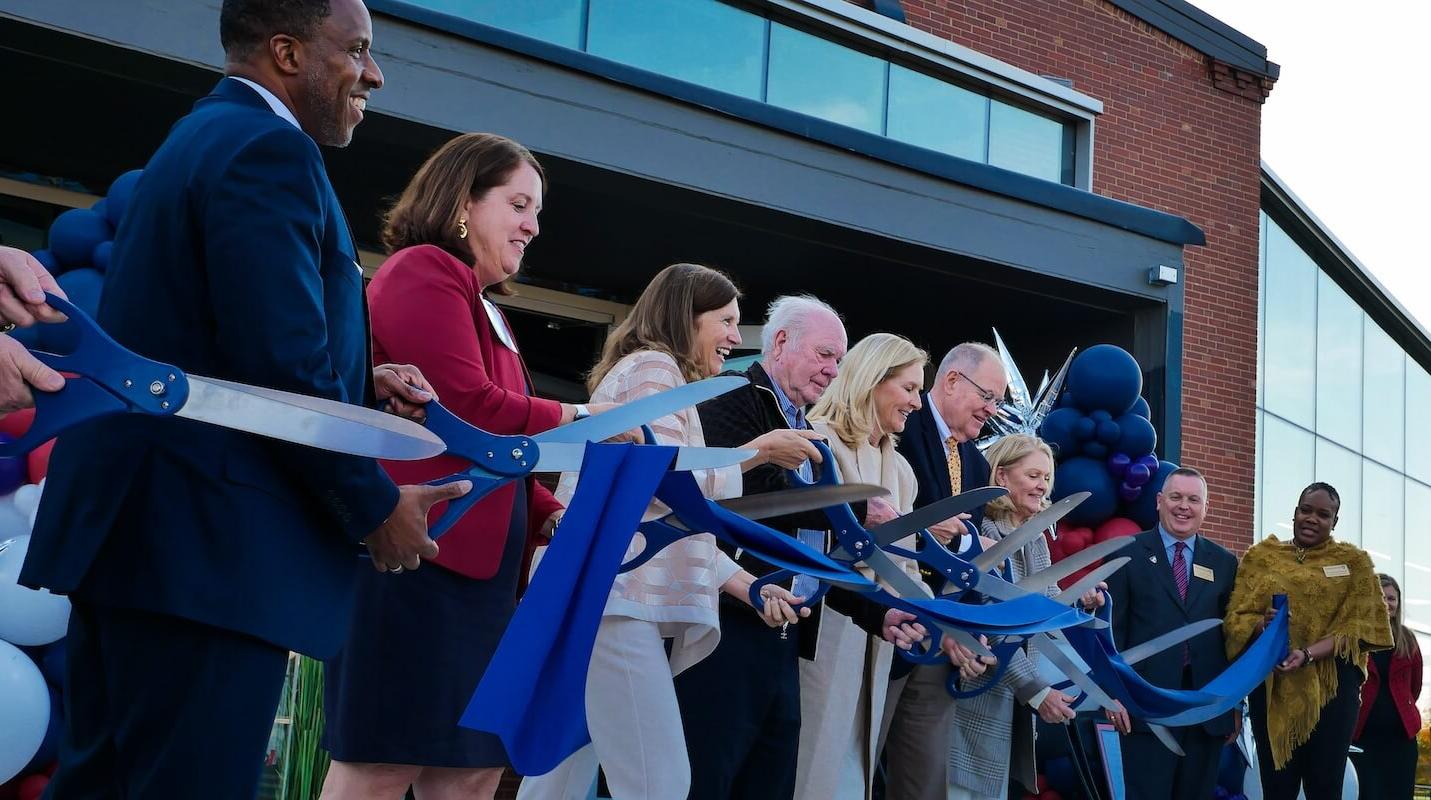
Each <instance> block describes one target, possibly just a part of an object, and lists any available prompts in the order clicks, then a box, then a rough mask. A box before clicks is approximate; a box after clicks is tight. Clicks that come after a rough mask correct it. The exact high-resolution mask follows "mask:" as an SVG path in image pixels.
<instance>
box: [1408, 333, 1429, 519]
mask: <svg viewBox="0 0 1431 800" xmlns="http://www.w3.org/2000/svg"><path fill="white" fill-rule="evenodd" d="M1429 414H1431V374H1428V373H1427V372H1426V370H1425V369H1423V368H1422V367H1421V365H1420V364H1418V363H1416V362H1415V361H1414V360H1412V359H1411V358H1410V357H1407V359H1406V416H1407V418H1408V419H1407V420H1406V423H1407V424H1406V474H1408V475H1410V476H1411V477H1413V478H1416V479H1418V480H1421V481H1424V482H1426V483H1431V424H1428V422H1431V420H1428V419H1427V417H1426V415H1429ZM1428 519H1431V518H1428Z"/></svg>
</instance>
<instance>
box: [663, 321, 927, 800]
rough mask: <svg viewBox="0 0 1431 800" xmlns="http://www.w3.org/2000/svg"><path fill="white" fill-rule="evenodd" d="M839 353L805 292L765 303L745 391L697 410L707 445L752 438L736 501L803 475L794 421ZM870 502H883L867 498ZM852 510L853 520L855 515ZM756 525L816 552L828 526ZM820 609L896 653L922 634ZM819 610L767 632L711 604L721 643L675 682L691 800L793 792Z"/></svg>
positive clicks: (838, 331) (748, 562)
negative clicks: (794, 473) (804, 682)
mask: <svg viewBox="0 0 1431 800" xmlns="http://www.w3.org/2000/svg"><path fill="white" fill-rule="evenodd" d="M845 349H846V338H845V327H844V323H843V322H841V320H840V316H839V315H838V314H837V313H835V310H834V309H832V308H830V306H829V305H827V304H826V303H824V302H822V301H820V300H818V299H816V298H814V297H811V296H808V295H800V296H785V297H780V298H777V299H776V300H775V302H773V303H771V304H770V308H769V311H768V314H767V317H766V322H765V329H764V333H763V335H762V336H761V354H762V358H761V362H760V363H757V364H754V365H752V366H751V367H750V368H749V369H747V370H746V371H745V372H743V373H734V374H740V375H743V376H744V377H746V378H747V379H749V381H750V383H749V385H748V386H745V387H743V388H741V389H737V390H736V391H733V392H729V393H727V394H724V395H722V396H720V397H718V398H716V399H714V400H711V401H708V402H706V403H703V404H701V405H700V407H699V410H700V415H701V425H702V427H703V428H704V429H705V439H706V444H707V445H709V446H712V447H740V446H746V443H747V442H751V441H752V439H754V442H753V444H754V445H755V446H756V447H757V448H758V452H759V455H757V456H756V457H755V458H753V459H751V460H750V461H749V462H747V463H746V464H743V465H742V467H743V469H744V471H745V476H744V484H745V491H744V493H745V494H747V495H749V494H761V493H764V492H772V491H777V490H780V489H785V488H788V487H789V486H790V479H789V477H788V473H787V472H786V470H792V469H794V470H799V471H801V472H804V473H805V476H806V477H807V478H808V477H810V472H811V471H812V467H811V466H810V463H811V462H812V461H813V462H818V461H819V460H820V457H819V454H818V452H817V451H816V449H815V447H814V446H813V445H812V444H811V443H810V440H812V439H815V438H818V437H817V436H816V435H815V433H814V432H812V431H811V430H810V429H809V425H808V424H806V422H805V408H806V407H807V406H809V405H811V404H812V403H814V402H815V401H816V400H819V399H820V397H821V396H822V395H823V394H824V393H825V389H826V388H827V387H828V386H829V385H830V381H832V380H834V379H835V376H836V375H837V374H839V369H840V359H841V358H843V357H844V355H845ZM869 502H870V503H871V504H880V503H885V501H883V500H881V499H878V498H876V499H874V500H871V501H869ZM861 505H863V504H861ZM885 505H886V506H888V504H887V503H885ZM886 510H887V514H886V516H890V515H893V513H894V510H893V508H888V509H886ZM856 512H857V513H859V514H860V515H861V516H863V514H864V509H856ZM766 524H768V525H769V526H770V527H772V528H775V529H776V530H780V531H783V532H785V533H789V534H790V535H791V536H795V537H798V538H802V539H804V540H806V541H807V542H808V543H810V544H811V545H812V546H815V547H817V548H823V546H824V544H825V531H826V530H827V529H828V528H829V522H828V520H826V519H825V517H824V515H823V513H822V512H818V511H815V512H808V513H804V514H793V515H790V516H787V517H781V518H779V519H774V520H767V521H766ZM722 547H726V545H724V544H723V545H722ZM727 553H729V554H730V555H731V557H733V558H735V559H736V560H737V561H739V562H740V564H741V566H742V567H744V568H745V569H747V570H749V571H751V572H752V573H754V574H756V575H764V574H766V573H768V572H770V571H771V568H770V566H769V565H767V564H765V563H764V562H761V561H759V560H756V559H755V558H753V557H751V556H749V555H748V554H744V555H743V554H741V553H740V552H739V551H736V550H734V549H733V548H728V549H727ZM797 582H798V579H797ZM811 588H813V587H801V586H799V585H797V586H796V587H795V591H796V594H801V593H802V592H803V591H809V590H810V589H811ZM825 602H826V603H827V604H829V605H830V607H831V608H833V609H835V610H837V611H839V612H840V613H842V614H845V615H846V616H849V617H850V618H851V619H853V620H854V621H855V623H856V624H857V625H859V626H860V627H861V628H862V629H864V630H865V631H866V632H868V633H870V635H872V636H878V637H881V638H884V639H885V640H887V641H890V642H894V643H895V644H896V645H900V646H905V647H907V646H909V645H910V644H912V643H913V642H915V641H918V640H919V639H920V638H922V635H923V630H922V628H917V627H915V626H913V625H911V624H910V623H911V622H912V620H913V617H912V616H911V615H909V614H905V613H904V612H901V611H894V610H888V609H885V608H884V607H883V606H879V605H876V604H874V603H872V602H870V601H869V600H867V599H866V598H864V597H863V596H862V595H860V594H857V593H854V592H848V591H844V590H840V589H832V590H831V591H830V592H829V594H827V595H826V598H825ZM818 614H819V609H815V610H814V613H812V615H811V617H810V618H809V619H807V620H805V621H804V622H801V623H800V624H799V625H796V626H791V627H790V628H789V630H782V629H772V628H769V627H767V626H765V625H764V624H763V623H760V622H759V621H758V620H756V624H751V620H753V619H755V618H754V617H752V615H751V614H750V609H749V608H747V607H745V606H743V605H741V604H739V603H730V604H727V603H726V602H725V600H724V599H723V600H722V604H721V608H720V626H721V640H720V645H719V646H718V647H717V648H716V650H715V652H714V653H712V654H711V655H709V656H707V657H706V658H705V660H703V661H701V662H700V663H699V664H696V665H695V666H693V667H691V668H689V669H687V670H685V671H684V672H682V673H681V674H680V675H678V676H676V696H677V699H678V700H679V701H680V706H681V719H682V722H683V723H684V727H685V732H686V748H687V751H688V752H689V754H690V762H691V793H690V797H691V798H692V800H697V799H699V798H711V799H712V800H715V798H721V800H724V798H731V797H739V798H743V800H745V799H748V800H760V798H769V799H770V800H789V798H791V797H793V796H794V792H795V769H796V759H797V754H798V748H799V742H800V672H799V658H800V657H801V656H804V657H806V658H813V656H814V648H815V641H816V638H817V637H816V635H815V634H816V633H817V630H815V629H813V626H815V625H817V624H818Z"/></svg>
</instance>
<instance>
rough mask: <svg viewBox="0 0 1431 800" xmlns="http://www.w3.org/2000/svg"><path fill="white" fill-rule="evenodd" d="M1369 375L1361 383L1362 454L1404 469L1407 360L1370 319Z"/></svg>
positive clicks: (1366, 330)
mask: <svg viewBox="0 0 1431 800" xmlns="http://www.w3.org/2000/svg"><path fill="white" fill-rule="evenodd" d="M1362 329H1363V337H1364V341H1365V345H1366V365H1365V367H1364V369H1365V371H1366V373H1365V375H1366V376H1365V378H1364V379H1363V382H1362V392H1363V394H1362V409H1363V411H1362V424H1363V427H1362V448H1361V452H1362V455H1365V456H1366V457H1367V458H1374V459H1376V460H1377V461H1380V462H1381V463H1383V464H1385V465H1387V466H1389V467H1391V468H1392V469H1395V470H1400V469H1401V468H1402V451H1403V449H1404V447H1405V444H1406V426H1405V420H1404V419H1403V415H1404V411H1405V404H1406V394H1405V392H1406V380H1405V377H1406V357H1405V354H1403V353H1402V351H1401V348H1400V347H1398V346H1397V345H1396V342H1394V341H1392V339H1391V337H1390V336H1387V335H1386V331H1383V330H1382V329H1381V326H1380V325H1377V324H1376V323H1375V322H1373V321H1372V320H1371V318H1370V317H1368V318H1367V319H1366V322H1365V324H1364V325H1363V326H1362Z"/></svg>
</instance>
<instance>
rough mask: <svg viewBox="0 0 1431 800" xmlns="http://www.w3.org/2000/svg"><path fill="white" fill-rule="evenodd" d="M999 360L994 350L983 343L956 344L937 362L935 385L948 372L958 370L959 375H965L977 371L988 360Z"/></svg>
mask: <svg viewBox="0 0 1431 800" xmlns="http://www.w3.org/2000/svg"><path fill="white" fill-rule="evenodd" d="M991 358H992V359H994V360H995V361H998V360H999V354H998V353H996V352H994V348H992V347H990V346H988V345H986V344H984V343H983V342H964V343H963V344H956V345H954V347H953V348H951V349H950V350H949V352H947V353H945V354H944V360H943V361H940V362H939V371H938V372H937V373H935V383H936V384H937V383H938V382H939V381H940V380H943V378H944V376H945V375H948V374H949V370H951V369H952V370H958V371H959V372H960V373H961V374H965V375H967V374H968V373H970V372H973V371H974V370H976V369H978V368H979V367H980V366H981V365H982V364H983V363H984V362H985V361H988V360H989V359H991Z"/></svg>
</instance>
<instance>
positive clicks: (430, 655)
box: [322, 480, 527, 768]
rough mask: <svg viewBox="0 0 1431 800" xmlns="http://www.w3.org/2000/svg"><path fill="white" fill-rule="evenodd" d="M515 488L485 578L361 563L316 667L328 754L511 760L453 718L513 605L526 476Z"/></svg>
mask: <svg viewBox="0 0 1431 800" xmlns="http://www.w3.org/2000/svg"><path fill="white" fill-rule="evenodd" d="M516 485H517V495H516V501H515V503H514V504H513V509H512V521H511V524H510V526H508V530H507V542H506V546H505V547H504V548H503V550H502V563H501V566H500V567H499V568H498V570H497V574H496V575H494V576H493V577H491V578H490V579H487V580H473V579H471V578H467V577H464V576H462V575H458V574H457V573H455V572H452V571H450V570H447V569H444V568H443V567H440V566H437V565H436V564H424V565H423V566H422V568H421V569H417V570H414V571H412V572H403V573H400V574H397V575H393V574H390V573H379V572H377V571H375V570H373V569H372V568H371V567H368V568H366V569H364V570H363V576H362V577H361V578H360V579H359V581H358V593H357V594H358V597H357V602H356V604H355V612H354V617H353V631H352V633H351V634H350V635H349V637H348V642H347V644H346V645H344V647H343V650H342V652H340V653H339V654H338V655H337V656H335V657H334V658H333V659H331V660H330V661H328V663H327V664H326V666H325V670H324V687H323V707H324V711H325V713H326V716H327V724H326V727H325V729H324V731H323V740H322V745H323V747H324V749H326V750H327V751H328V752H329V753H330V754H331V755H332V756H333V758H335V759H337V760H339V761H348V762H358V763H372V764H414V765H419V766H426V767H458V768H480V767H505V766H509V763H508V759H507V751H506V748H504V747H503V746H502V742H501V740H499V739H498V738H497V737H496V736H494V735H492V734H490V733H486V732H482V731H474V730H468V729H467V728H463V727H460V726H458V724H457V720H458V718H460V717H461V716H462V712H463V711H464V710H466V708H467V702H468V701H469V700H471V699H472V693H473V691H475V690H476V689H477V683H478V681H480V680H481V679H482V673H483V672H485V671H486V669H487V663H488V662H489V661H490V660H491V659H492V654H493V653H494V652H495V651H496V649H497V643H498V642H499V641H500V640H501V638H502V633H503V631H505V630H506V629H507V623H508V621H509V620H511V618H512V612H513V610H514V609H515V608H516V592H517V577H518V575H517V573H518V571H519V570H520V569H521V562H522V551H523V547H524V546H525V544H526V534H527V492H526V481H523V480H519V481H516ZM439 543H440V542H439Z"/></svg>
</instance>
